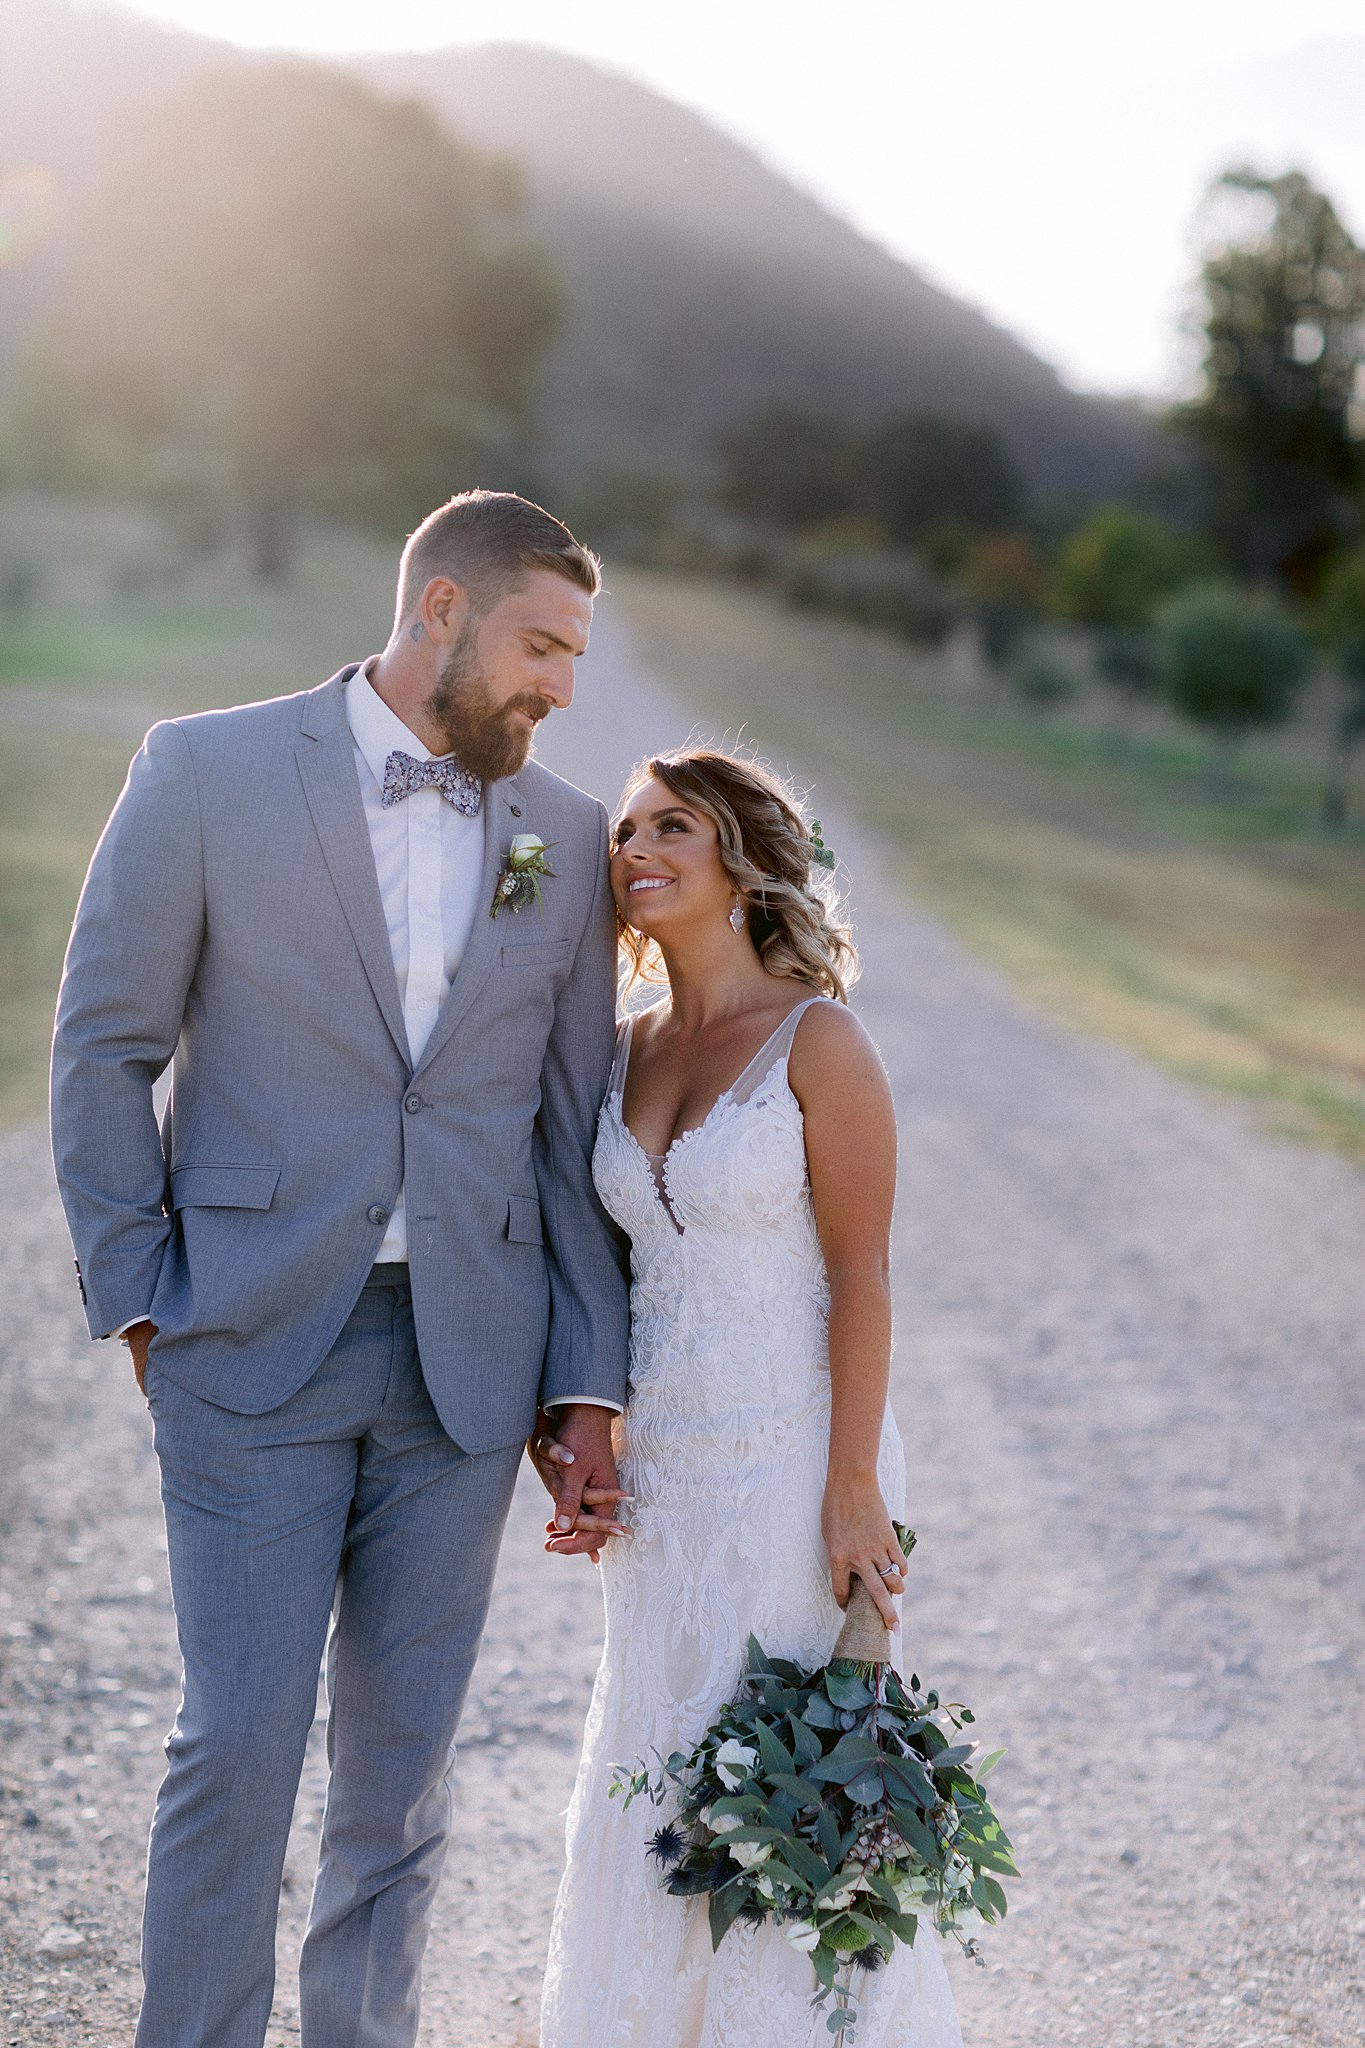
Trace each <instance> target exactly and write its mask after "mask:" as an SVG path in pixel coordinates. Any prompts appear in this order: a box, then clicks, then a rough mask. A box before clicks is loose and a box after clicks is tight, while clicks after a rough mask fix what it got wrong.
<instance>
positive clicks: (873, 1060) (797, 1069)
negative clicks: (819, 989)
mask: <svg viewBox="0 0 1365 2048" xmlns="http://www.w3.org/2000/svg"><path fill="white" fill-rule="evenodd" d="M788 1075H789V1078H790V1081H791V1087H792V1092H793V1094H794V1095H795V1096H796V1098H797V1100H798V1101H802V1100H803V1099H804V1093H803V1092H804V1091H809V1090H811V1089H820V1088H823V1087H826V1086H830V1085H839V1086H844V1087H847V1086H850V1085H853V1086H856V1085H857V1084H858V1083H859V1082H862V1083H863V1084H864V1085H866V1084H868V1083H871V1084H873V1085H879V1086H880V1087H881V1088H885V1086H886V1070H885V1068H884V1067H883V1065H882V1059H881V1054H880V1053H879V1052H878V1051H877V1048H876V1046H875V1044H874V1043H873V1040H872V1037H871V1034H870V1033H869V1031H868V1029H867V1027H866V1025H865V1024H863V1023H862V1022H861V1021H860V1020H859V1019H858V1018H857V1017H855V1016H854V1014H853V1012H852V1010H850V1009H849V1007H848V1005H847V1003H836V1002H832V1001H826V1002H822V1003H812V1004H811V1006H810V1008H809V1009H808V1010H806V1011H805V1012H804V1014H803V1015H802V1017H801V1020H800V1022H799V1023H798V1024H797V1027H796V1036H795V1037H794V1039H793V1040H792V1050H791V1060H790V1063H789V1066H788Z"/></svg>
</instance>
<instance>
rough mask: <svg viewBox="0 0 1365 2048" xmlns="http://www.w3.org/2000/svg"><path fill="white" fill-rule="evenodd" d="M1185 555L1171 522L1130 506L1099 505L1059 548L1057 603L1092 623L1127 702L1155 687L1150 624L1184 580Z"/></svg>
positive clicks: (1105, 665) (1100, 657) (1098, 649)
mask: <svg viewBox="0 0 1365 2048" xmlns="http://www.w3.org/2000/svg"><path fill="white" fill-rule="evenodd" d="M1183 559H1184V557H1183V552H1182V549H1181V545H1180V543H1179V541H1178V540H1177V539H1176V536H1175V535H1174V534H1173V533H1172V532H1171V530H1170V528H1169V527H1167V526H1163V525H1162V523H1161V521H1160V520H1158V519H1153V518H1152V517H1151V516H1150V514H1148V513H1144V512H1138V511H1134V510H1133V509H1132V507H1131V506H1128V505H1101V506H1100V507H1098V509H1097V510H1096V511H1094V512H1092V513H1091V514H1090V516H1089V518H1087V519H1086V520H1084V521H1083V522H1082V524H1081V525H1080V526H1078V527H1077V528H1076V530H1075V532H1074V533H1073V534H1072V535H1071V537H1070V539H1069V540H1068V541H1067V543H1066V546H1065V547H1064V548H1063V550H1062V555H1061V560H1060V561H1059V562H1058V564H1057V570H1056V576H1055V581H1054V601H1055V604H1056V608H1057V610H1058V611H1059V612H1060V613H1061V615H1062V617H1063V618H1065V619H1071V620H1074V622H1075V623H1076V624H1077V625H1080V626H1088V627H1089V628H1090V631H1091V633H1092V634H1093V635H1094V639H1095V653H1096V659H1097V661H1098V664H1099V667H1100V670H1101V673H1102V674H1103V675H1104V677H1105V679H1106V680H1107V681H1108V682H1109V683H1111V684H1112V685H1113V686H1114V688H1115V689H1117V690H1118V691H1119V692H1120V693H1121V694H1122V695H1123V696H1124V697H1125V698H1127V699H1128V701H1129V702H1130V704H1131V703H1132V702H1133V701H1134V700H1135V699H1136V698H1138V697H1140V696H1145V695H1146V694H1147V693H1148V692H1149V691H1150V690H1151V689H1153V688H1154V687H1155V683H1156V664H1155V662H1154V660H1153V657H1152V652H1151V645H1150V639H1149V629H1150V627H1151V623H1152V617H1153V614H1154V613H1155V611H1156V608H1157V606H1158V604H1160V602H1161V600H1162V599H1163V598H1164V597H1167V596H1169V595H1170V593H1171V591H1172V590H1174V589H1175V588H1176V586H1177V584H1179V583H1180V582H1181V581H1182V580H1183V579H1182V565H1183Z"/></svg>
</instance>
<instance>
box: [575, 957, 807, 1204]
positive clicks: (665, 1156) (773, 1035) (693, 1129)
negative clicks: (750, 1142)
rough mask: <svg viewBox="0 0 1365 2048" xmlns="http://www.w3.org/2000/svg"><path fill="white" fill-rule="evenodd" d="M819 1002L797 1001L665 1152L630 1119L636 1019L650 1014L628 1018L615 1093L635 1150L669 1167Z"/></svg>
mask: <svg viewBox="0 0 1365 2048" xmlns="http://www.w3.org/2000/svg"><path fill="white" fill-rule="evenodd" d="M665 1000H666V999H665ZM819 1001H820V998H819V996H806V997H804V998H803V999H802V1000H801V1001H800V1002H799V1003H793V1004H792V1007H791V1008H790V1010H788V1012H787V1014H786V1016H785V1017H784V1018H783V1019H782V1021H781V1023H780V1024H779V1025H778V1026H777V1027H776V1029H775V1030H773V1031H770V1032H769V1033H768V1036H767V1037H766V1038H765V1039H764V1041H763V1043H762V1045H760V1046H759V1048H758V1051H757V1052H755V1053H753V1054H752V1055H751V1056H750V1057H749V1058H748V1059H747V1060H746V1061H745V1062H744V1065H743V1066H742V1067H741V1068H740V1070H739V1072H738V1073H737V1074H736V1075H735V1078H734V1080H733V1081H731V1082H730V1083H729V1085H728V1086H727V1087H725V1088H722V1089H721V1091H720V1094H719V1095H718V1096H717V1097H716V1099H715V1101H714V1102H713V1103H712V1104H711V1107H710V1108H709V1109H708V1110H707V1112H706V1114H705V1116H704V1117H702V1118H701V1119H700V1121H699V1122H697V1123H695V1124H689V1125H688V1126H687V1129H686V1130H685V1131H675V1132H674V1134H673V1136H672V1137H671V1138H670V1139H669V1141H668V1144H667V1146H666V1147H665V1149H664V1150H663V1151H662V1152H648V1151H646V1150H645V1147H644V1146H643V1144H641V1142H640V1140H639V1138H637V1137H636V1135H635V1133H634V1131H633V1130H632V1129H631V1127H630V1125H629V1124H628V1123H627V1122H626V1082H627V1080H628V1078H629V1075H630V1055H631V1051H632V1049H633V1047H634V1043H635V1020H636V1018H637V1017H639V1016H642V1015H645V1014H647V1013H646V1012H644V1011H640V1010H636V1011H635V1012H634V1013H633V1014H632V1015H631V1016H629V1017H628V1018H627V1019H626V1042H625V1045H624V1046H623V1048H622V1055H623V1056H622V1060H621V1073H620V1078H619V1080H618V1082H617V1084H616V1091H615V1092H616V1101H617V1105H618V1108H619V1111H620V1118H621V1129H622V1130H623V1131H624V1132H625V1134H626V1136H627V1137H628V1138H629V1139H630V1141H631V1143H632V1144H633V1145H634V1146H635V1149H636V1151H637V1152H638V1153H639V1154H640V1157H641V1158H642V1159H647V1160H649V1161H651V1162H657V1163H658V1165H659V1166H660V1168H661V1169H664V1170H666V1169H667V1166H668V1162H669V1160H670V1159H671V1158H672V1157H673V1154H674V1153H675V1152H676V1151H677V1149H678V1147H679V1145H681V1144H682V1143H683V1141H684V1139H686V1138H695V1137H696V1136H697V1135H698V1134H699V1133H700V1132H701V1131H704V1130H705V1129H706V1126H707V1125H708V1124H709V1123H710V1121H711V1119H712V1117H713V1116H714V1115H715V1113H716V1111H717V1110H718V1109H719V1108H720V1106H721V1104H722V1103H724V1102H729V1101H731V1100H732V1099H733V1097H734V1094H735V1090H736V1089H737V1088H738V1087H739V1086H740V1085H741V1084H742V1082H743V1081H744V1079H745V1077H746V1075H747V1074H748V1072H749V1070H750V1068H751V1067H756V1066H757V1065H758V1062H759V1061H760V1060H761V1059H762V1057H763V1055H764V1053H765V1052H766V1051H767V1050H768V1047H769V1046H770V1045H771V1044H772V1043H773V1041H774V1040H775V1039H777V1038H780V1037H781V1036H782V1033H783V1032H784V1031H785V1030H786V1028H787V1026H788V1025H789V1024H790V1023H791V1020H792V1018H793V1017H794V1016H796V1014H797V1012H798V1011H799V1010H808V1009H809V1008H810V1006H811V1004H812V1003H816V1002H819ZM652 1007H653V1008H654V1009H658V1008H659V1007H660V1005H659V1004H657V1003H656V1004H654V1005H653V1006H652ZM650 1178H651V1180H653V1179H654V1175H653V1173H652V1171H651V1174H650ZM656 1185H657V1182H656Z"/></svg>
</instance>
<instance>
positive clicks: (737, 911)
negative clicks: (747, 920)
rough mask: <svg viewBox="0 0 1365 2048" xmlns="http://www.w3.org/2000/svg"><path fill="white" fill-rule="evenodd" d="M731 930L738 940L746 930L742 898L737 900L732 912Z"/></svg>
mask: <svg viewBox="0 0 1365 2048" xmlns="http://www.w3.org/2000/svg"><path fill="white" fill-rule="evenodd" d="M730 929H731V931H732V932H733V933H734V935H735V937H736V938H738V937H739V935H740V933H741V932H742V931H743V929H744V903H743V900H742V898H741V897H738V896H736V898H735V907H734V909H733V910H732V911H731V912H730Z"/></svg>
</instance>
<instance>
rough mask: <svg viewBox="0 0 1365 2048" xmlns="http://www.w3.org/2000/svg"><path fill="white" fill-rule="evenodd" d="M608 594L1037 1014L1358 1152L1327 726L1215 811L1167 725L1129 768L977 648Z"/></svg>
mask: <svg viewBox="0 0 1365 2048" xmlns="http://www.w3.org/2000/svg"><path fill="white" fill-rule="evenodd" d="M611 581H612V587H613V590H614V591H615V592H616V593H617V594H618V597H619V601H620V602H621V604H622V605H623V607H624V609H625V611H626V612H627V614H628V616H629V618H630V620H631V622H632V624H633V626H634V627H635V629H636V631H637V634H638V636H639V640H640V644H641V646H642V647H643V648H644V649H645V650H646V651H647V654H648V658H649V659H650V660H651V662H652V663H653V664H654V665H655V666H656V667H657V668H658V670H659V671H660V673H661V674H662V675H663V676H664V677H665V679H666V680H667V681H669V682H670V683H672V684H673V685H674V686H675V687H676V688H677V689H678V690H679V691H680V692H681V693H682V694H683V695H684V697H685V698H686V700H687V701H688V702H690V703H691V704H694V705H696V706H697V707H698V708H699V709H700V710H703V711H705V712H706V713H708V714H709V715H710V716H711V717H712V718H714V719H716V720H717V721H718V722H719V723H720V724H721V725H722V726H728V728H729V729H730V730H731V731H732V732H733V731H734V730H736V729H737V728H739V727H740V726H741V725H742V726H743V729H744V733H745V736H746V737H748V738H750V739H751V740H753V741H754V742H755V743H756V744H757V745H758V746H759V747H760V748H761V749H768V750H770V751H771V752H772V753H774V754H775V755H777V756H779V757H782V758H791V759H793V760H796V761H799V762H800V763H801V764H802V766H803V768H804V769H805V771H806V772H807V773H810V774H813V775H815V776H816V777H817V778H818V779H819V781H821V782H823V783H826V784H828V785H830V786H832V787H833V788H835V789H837V790H838V792H839V794H840V796H841V797H842V798H843V799H844V801H845V802H848V803H851V804H852V805H853V807H854V808H855V809H856V810H857V811H858V812H859V813H860V814H861V815H862V816H863V817H864V818H865V819H866V821H867V822H868V823H869V824H870V825H873V826H875V827H876V828H877V829H878V830H879V831H880V832H883V833H884V834H885V835H886V836H887V838H888V839H889V840H890V842H891V843H892V844H893V845H894V846H897V847H899V848H900V849H901V857H902V862H903V872H904V876H905V880H906V883H907V886H909V887H910V888H912V889H913V890H914V891H915V892H916V893H917V894H919V895H920V896H923V897H927V898H928V899H929V900H930V901H931V902H933V903H934V904H935V905H937V906H938V907H939V908H940V909H941V910H942V911H943V912H944V913H945V914H946V915H947V916H948V917H949V918H950V919H951V921H952V922H953V923H954V924H956V925H957V927H958V928H959V929H960V930H961V931H962V933H963V934H964V936H965V937H966V938H967V939H968V940H969V941H970V943H971V944H972V945H974V946H975V947H976V948H977V949H978V950H979V951H981V952H982V953H983V954H985V955H986V956H987V957H988V958H990V959H991V960H993V961H995V962H996V963H997V964H998V965H999V966H1000V967H1002V968H1003V969H1004V970H1005V972H1006V973H1007V974H1008V975H1009V976H1010V977H1011V978H1012V979H1013V980H1014V982H1015V983H1016V985H1017V986H1018V987H1019V988H1020V989H1021V990H1022V991H1023V992H1024V993H1025V994H1026V995H1027V996H1029V997H1030V998H1031V999H1032V1000H1034V1001H1036V1002H1038V1003H1039V1004H1040V1005H1042V1006H1043V1007H1045V1008H1046V1009H1048V1010H1049V1011H1051V1012H1052V1013H1053V1014H1055V1015H1057V1016H1058V1017H1060V1018H1062V1019H1063V1020H1065V1021H1066V1022H1068V1023H1071V1024H1073V1025H1076V1026H1079V1027H1080V1028H1081V1029H1082V1030H1085V1031H1091V1032H1095V1033H1097V1034H1100V1035H1103V1036H1106V1037H1110V1038H1114V1039H1117V1040H1118V1041H1119V1042H1120V1043H1122V1044H1125V1045H1128V1046H1130V1047H1132V1048H1133V1049H1134V1050H1135V1051H1137V1052H1139V1053H1142V1054H1144V1055H1146V1056H1147V1057H1149V1058H1152V1059H1156V1060H1159V1061H1161V1062H1162V1063H1163V1064H1165V1065H1166V1066H1169V1067H1171V1068H1173V1069H1174V1070H1175V1071H1176V1072H1178V1073H1180V1074H1183V1075H1185V1076H1187V1077H1189V1078H1191V1079H1193V1080H1197V1081H1201V1082H1205V1083H1209V1084H1212V1085H1215V1086H1218V1087H1222V1088H1226V1089H1231V1090H1233V1091H1235V1092H1237V1093H1238V1094H1240V1095H1243V1096H1245V1097H1247V1098H1250V1099H1252V1100H1254V1101H1256V1102H1257V1103H1259V1104H1260V1105H1262V1107H1263V1109H1264V1111H1265V1113H1266V1114H1267V1115H1268V1116H1269V1118H1270V1119H1271V1120H1272V1121H1273V1122H1274V1124H1275V1125H1277V1126H1278V1127H1280V1128H1283V1129H1287V1130H1290V1131H1293V1132H1294V1133H1296V1134H1298V1135H1301V1136H1307V1137H1309V1138H1311V1139H1314V1140H1317V1141H1320V1142H1326V1143H1329V1144H1332V1145H1334V1146H1337V1147H1339V1148H1340V1149H1342V1150H1344V1151H1346V1152H1348V1153H1350V1154H1351V1155H1353V1156H1354V1157H1356V1158H1360V1159H1365V832H1358V833H1357V834H1356V835H1355V836H1354V837H1353V838H1352V839H1350V840H1348V841H1347V843H1345V844H1339V843H1333V842H1329V841H1324V840H1323V839H1322V838H1321V837H1320V836H1319V835H1318V833H1317V831H1316V829H1315V827H1314V825H1313V822H1312V821H1313V817H1314V805H1315V798H1316V792H1317V785H1318V775H1319V769H1320V753H1319V743H1318V736H1317V735H1316V734H1315V733H1313V732H1312V731H1311V730H1308V729H1305V730H1303V731H1299V732H1295V733H1293V734H1291V735H1287V736H1285V737H1284V738H1281V739H1277V740H1271V741H1264V742H1262V743H1260V744H1259V745H1258V746H1256V747H1254V748H1252V749H1251V750H1250V751H1249V753H1248V757H1247V760H1246V762H1245V764H1244V773H1245V778H1246V791H1245V794H1244V796H1243V798H1242V800H1241V801H1239V802H1227V801H1223V802H1215V801H1211V800H1210V798H1209V797H1208V796H1207V794H1206V793H1205V791H1204V788H1203V768H1204V756H1203V753H1202V750H1201V749H1200V747H1199V745H1198V743H1197V742H1194V741H1191V740H1189V739H1187V738H1186V737H1184V736H1183V735H1182V734H1181V733H1180V732H1179V731H1177V730H1176V729H1174V728H1168V727H1167V726H1165V725H1164V724H1163V723H1162V722H1161V721H1160V720H1159V719H1156V720H1153V721H1152V722H1151V724H1150V725H1149V726H1148V727H1147V728H1146V729H1145V730H1143V731H1142V732H1140V733H1139V734H1137V735H1135V736H1134V737H1132V738H1131V739H1130V740H1129V742H1128V744H1127V746H1126V748H1125V749H1123V751H1122V752H1121V753H1120V752H1118V751H1116V746H1115V738H1114V733H1113V729H1112V726H1111V725H1109V724H1108V723H1107V720H1106V714H1105V712H1104V711H1103V709H1102V708H1100V707H1098V706H1096V705H1093V704H1082V705H1081V706H1080V707H1078V708H1077V709H1076V710H1075V711H1072V712H1069V713H1068V714H1066V715H1065V716H1058V717H1055V718H1054V719H1052V720H1045V719H1041V718H1039V717H1038V716H1037V715H1034V716H1030V715H1029V714H1028V713H1027V712H1025V711H1024V710H1022V709H1021V708H1015V707H1013V706H1011V705H1009V704H1008V703H1005V702H1002V701H1000V700H999V699H998V698H997V697H996V696H995V695H993V694H992V693H991V692H990V691H989V689H987V688H985V687H983V681H982V678H981V676H980V675H979V673H978V672H977V671H976V669H975V668H974V666H973V665H972V664H971V662H970V661H968V660H966V659H965V658H964V657H962V656H961V655H959V656H958V657H956V658H945V657H929V656H922V655H916V654H914V653H911V652H909V651H907V650H905V649H903V648H901V647H899V646H897V645H896V644H894V643H893V642H891V641H888V640H883V639H881V638H879V637H877V636H875V635H871V634H867V633H863V632H861V631H858V630H857V629H853V628H849V627H846V626H842V625H836V624H833V623H830V622H812V621H810V620H808V619H804V618H797V617H795V616H793V615H792V614H790V613H788V612H785V611H783V610H782V609H780V608H779V607H778V606H777V605H776V604H774V603H772V602H770V601H768V600H765V599H763V598H760V597H756V596H753V595H750V594H747V593H744V592H739V591H735V590H733V589H722V588H712V587H708V586H706V585H693V584H689V585H682V584H679V583H677V582H673V581H668V580H665V579H662V578H657V577H648V576H644V575H640V574H638V573H637V574H632V575H630V576H628V577H627V576H625V575H622V574H620V573H619V572H618V573H616V574H614V575H613V577H612V579H611ZM1360 802H1361V806H1362V808H1365V792H1363V793H1361V796H1360ZM855 881H856V878H855Z"/></svg>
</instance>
